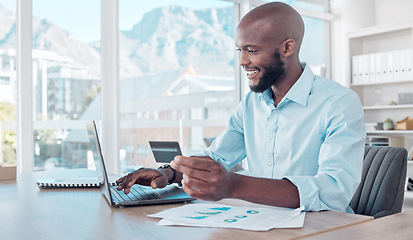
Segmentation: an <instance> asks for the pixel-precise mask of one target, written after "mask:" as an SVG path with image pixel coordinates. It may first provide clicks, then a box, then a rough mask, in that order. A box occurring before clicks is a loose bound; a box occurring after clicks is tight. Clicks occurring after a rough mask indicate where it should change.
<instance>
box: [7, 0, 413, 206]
mask: <svg viewBox="0 0 413 240" xmlns="http://www.w3.org/2000/svg"><path fill="white" fill-rule="evenodd" d="M265 2H266V1H261V0H203V1H200V0H199V1H198V0H196V1H193V0H162V1H161V0H159V1H144V0H114V1H106V0H101V1H99V0H87V1H84V0H71V1H65V0H32V1H23V0H0V23H1V24H0V134H1V136H2V137H1V139H2V141H1V142H0V147H1V154H0V162H6V163H12V164H17V166H18V171H19V172H20V173H21V172H31V171H43V170H50V169H59V168H93V160H92V155H91V152H90V149H89V145H88V138H87V135H86V130H85V122H86V121H90V120H97V122H98V126H99V129H100V137H101V140H102V145H103V153H104V156H105V159H106V161H107V163H108V169H109V171H110V172H113V173H125V172H129V171H131V170H133V169H136V168H138V167H141V166H149V167H151V166H156V163H155V161H154V159H153V156H152V153H151V151H150V148H149V144H148V141H149V140H173V141H179V143H180V144H181V147H182V150H183V153H184V154H185V155H190V154H193V153H196V152H198V151H200V150H202V149H203V148H204V147H205V142H204V139H205V138H211V137H215V136H216V135H218V134H219V133H220V132H221V131H223V129H224V128H225V126H226V124H227V121H228V119H229V117H230V115H231V113H232V111H233V110H234V108H235V106H236V104H237V103H238V102H239V101H240V100H241V99H242V97H243V96H244V94H246V93H247V92H248V90H249V87H248V83H247V80H246V79H245V76H244V73H243V72H242V70H241V68H240V67H239V64H238V61H239V60H238V53H237V52H236V47H235V44H234V32H235V28H236V26H237V24H238V22H239V20H240V18H241V17H242V16H243V15H244V14H245V13H247V12H248V11H249V10H250V9H252V8H254V7H255V6H257V5H260V4H263V3H265ZM283 2H285V3H287V4H290V5H292V6H293V7H295V8H296V9H297V10H298V11H299V12H300V14H302V16H303V18H304V22H305V26H306V34H305V39H304V42H303V46H302V50H301V52H300V55H301V56H300V57H301V60H302V61H305V62H307V63H308V64H309V65H310V66H311V68H312V69H313V71H314V72H315V73H316V74H319V75H321V76H325V77H327V78H332V79H333V80H335V81H337V82H339V83H341V84H342V85H344V86H347V87H350V88H352V89H353V90H354V91H356V92H357V93H358V94H359V96H360V98H361V101H362V103H363V105H364V109H365V117H366V118H365V120H366V122H367V123H368V124H371V123H376V122H383V121H384V120H385V119H386V118H392V120H393V121H394V122H396V121H399V120H401V119H403V118H404V117H407V116H408V115H409V113H410V116H411V117H413V116H412V115H413V114H412V112H413V111H412V110H413V104H404V105H401V104H399V105H397V106H393V105H390V102H396V103H398V101H399V99H398V98H397V95H398V93H403V92H407V93H409V92H410V93H411V92H413V77H412V78H408V79H405V80H401V81H382V82H380V83H372V82H370V83H363V84H355V83H354V82H353V81H352V71H353V66H352V59H353V56H359V55H365V54H373V53H379V52H390V51H399V50H403V49H411V48H412V47H413V40H412V39H413V30H412V29H413V27H412V26H413V24H412V22H413V16H412V15H411V13H410V11H409V10H410V9H413V2H412V1H409V0H364V1H356V0H285V1H283ZM379 102H380V104H379ZM412 132H413V131H411V130H407V131H398V132H395V131H393V132H388V131H387V132H386V131H380V130H378V131H377V130H376V129H368V134H369V135H371V136H376V135H381V136H383V135H384V136H383V137H384V138H386V139H388V140H389V141H388V142H389V144H391V145H395V146H403V147H405V148H407V149H408V150H409V154H410V156H411V155H412V150H413V149H412V146H413V133H412ZM409 168H410V164H409ZM408 175H413V171H412V170H410V169H409V172H408ZM406 196H407V197H409V194H406ZM412 199H413V197H412ZM412 205H413V204H412Z"/></svg>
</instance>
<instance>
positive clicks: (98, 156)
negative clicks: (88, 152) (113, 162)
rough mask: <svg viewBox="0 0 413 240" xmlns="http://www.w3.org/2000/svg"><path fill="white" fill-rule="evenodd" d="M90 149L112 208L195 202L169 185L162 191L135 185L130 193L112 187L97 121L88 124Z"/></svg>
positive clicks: (99, 178) (104, 193) (102, 186)
mask: <svg viewBox="0 0 413 240" xmlns="http://www.w3.org/2000/svg"><path fill="white" fill-rule="evenodd" d="M86 128H87V132H88V137H89V142H90V147H91V149H92V153H93V159H94V161H95V165H96V173H97V175H98V180H99V182H101V183H102V184H101V186H100V190H101V191H102V193H103V195H104V196H105V197H106V200H107V201H108V202H109V204H110V205H111V206H139V205H154V204H165V203H181V202H188V201H192V200H195V199H194V198H192V197H190V196H189V195H188V194H186V193H185V192H184V191H183V190H182V188H179V187H177V186H176V185H173V184H172V185H168V186H166V187H165V188H161V189H152V187H149V186H142V185H138V184H134V185H133V186H132V187H131V189H130V193H128V194H125V193H124V192H123V190H121V191H118V190H117V189H116V188H117V186H111V184H110V183H109V180H108V174H107V172H106V166H105V162H104V160H103V155H102V149H101V146H100V141H99V138H98V133H97V128H96V123H95V121H93V122H89V123H87V124H86Z"/></svg>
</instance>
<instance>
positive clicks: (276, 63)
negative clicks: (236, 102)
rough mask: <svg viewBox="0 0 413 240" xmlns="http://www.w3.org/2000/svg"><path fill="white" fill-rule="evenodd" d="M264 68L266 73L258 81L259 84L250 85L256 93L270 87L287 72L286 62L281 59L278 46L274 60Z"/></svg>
mask: <svg viewBox="0 0 413 240" xmlns="http://www.w3.org/2000/svg"><path fill="white" fill-rule="evenodd" d="M262 68H263V70H264V74H263V75H262V77H261V78H260V80H259V81H258V83H257V85H255V86H250V88H251V90H252V91H254V92H256V93H262V92H264V91H265V90H267V89H268V88H270V87H271V86H272V85H274V84H275V83H276V82H277V81H278V79H279V78H280V77H281V76H282V75H283V74H284V73H285V69H284V63H283V62H282V61H281V56H280V54H279V53H278V48H277V49H276V50H275V52H274V56H273V61H272V62H270V63H269V64H268V65H267V66H264V67H262Z"/></svg>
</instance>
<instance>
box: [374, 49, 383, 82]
mask: <svg viewBox="0 0 413 240" xmlns="http://www.w3.org/2000/svg"><path fill="white" fill-rule="evenodd" d="M374 56H375V61H374V67H375V70H376V76H375V78H374V81H373V82H374V83H377V82H381V81H382V76H383V72H382V69H383V66H382V65H381V56H382V54H381V53H374Z"/></svg>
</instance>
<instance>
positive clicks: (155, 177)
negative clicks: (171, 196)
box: [116, 168, 169, 194]
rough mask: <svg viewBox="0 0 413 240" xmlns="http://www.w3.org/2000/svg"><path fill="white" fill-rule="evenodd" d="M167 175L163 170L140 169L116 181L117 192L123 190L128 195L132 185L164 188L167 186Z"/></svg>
mask: <svg viewBox="0 0 413 240" xmlns="http://www.w3.org/2000/svg"><path fill="white" fill-rule="evenodd" d="M168 180H169V178H168V175H167V174H166V172H165V170H163V169H152V168H140V169H138V170H136V171H134V172H131V173H129V174H128V175H126V176H123V177H121V178H119V179H118V180H116V184H118V185H119V186H118V188H117V189H118V190H119V191H120V190H122V189H124V192H125V194H128V193H129V191H130V188H131V187H132V186H133V184H135V183H136V184H141V185H145V186H151V187H152V188H153V189H155V188H164V187H166V185H168Z"/></svg>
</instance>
